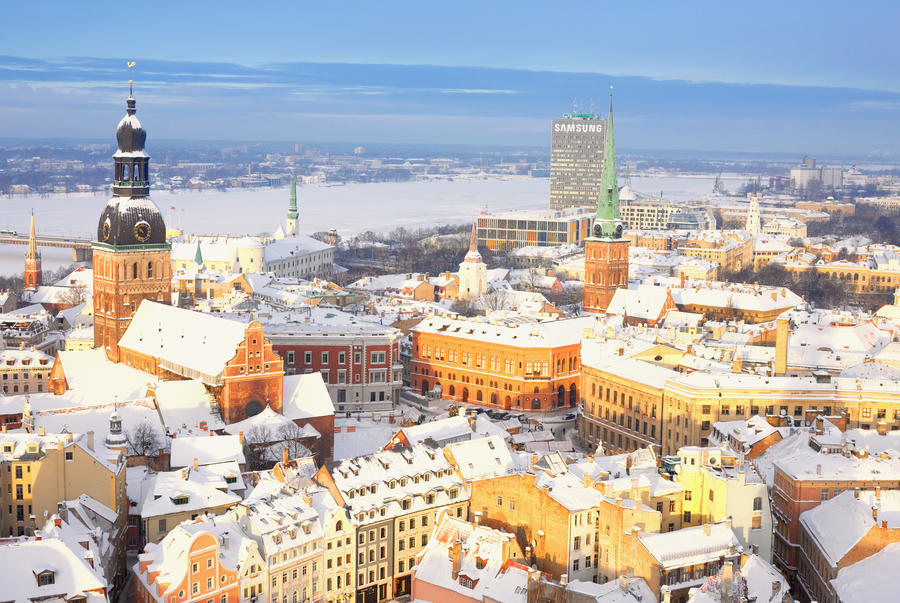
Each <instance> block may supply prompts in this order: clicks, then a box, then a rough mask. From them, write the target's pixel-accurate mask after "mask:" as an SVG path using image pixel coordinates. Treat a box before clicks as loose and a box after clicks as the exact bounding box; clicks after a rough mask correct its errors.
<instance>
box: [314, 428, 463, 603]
mask: <svg viewBox="0 0 900 603" xmlns="http://www.w3.org/2000/svg"><path fill="white" fill-rule="evenodd" d="M316 480H317V481H318V482H319V483H320V484H322V485H323V486H325V487H326V488H328V490H329V492H331V494H332V496H334V498H335V500H336V501H338V504H340V505H346V506H347V508H348V510H349V512H350V514H351V516H352V517H353V520H354V522H355V524H356V526H357V540H356V555H357V559H356V574H357V575H356V597H357V599H356V600H357V601H359V602H362V603H381V602H382V601H387V600H390V599H392V598H395V597H400V596H404V595H408V594H409V593H410V590H411V580H412V568H413V566H415V557H416V555H417V554H418V553H419V552H420V551H422V550H423V549H424V548H425V546H426V545H427V544H428V538H429V537H430V535H431V532H432V530H433V529H434V525H435V521H436V520H437V516H438V513H440V512H441V511H442V510H447V512H448V513H450V515H451V516H453V517H465V516H466V514H467V512H468V505H469V498H468V493H467V492H466V491H465V489H464V488H463V484H462V480H461V479H460V478H459V477H458V476H457V474H456V472H455V471H454V469H453V467H452V466H451V465H450V463H449V462H448V461H447V459H446V458H445V457H444V454H443V453H442V452H441V450H439V449H436V448H432V447H430V446H428V445H426V444H413V445H412V446H411V447H408V446H403V445H395V446H391V445H389V448H388V449H385V450H382V451H379V452H376V453H373V454H370V455H366V456H360V457H355V458H350V459H345V460H343V461H339V462H338V463H336V464H335V465H334V466H333V467H331V468H330V469H329V468H326V467H322V468H321V469H320V470H319V471H318V473H317V474H316Z"/></svg>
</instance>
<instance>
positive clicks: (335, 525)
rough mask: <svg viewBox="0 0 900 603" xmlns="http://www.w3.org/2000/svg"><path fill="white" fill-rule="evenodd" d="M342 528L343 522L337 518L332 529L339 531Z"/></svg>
mask: <svg viewBox="0 0 900 603" xmlns="http://www.w3.org/2000/svg"><path fill="white" fill-rule="evenodd" d="M343 529H344V522H343V521H341V520H340V519H338V521H337V523H336V524H334V531H335V532H341V531H343Z"/></svg>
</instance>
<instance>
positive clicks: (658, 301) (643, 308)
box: [606, 286, 669, 320]
mask: <svg viewBox="0 0 900 603" xmlns="http://www.w3.org/2000/svg"><path fill="white" fill-rule="evenodd" d="M668 299H669V292H668V291H667V290H665V289H663V288H662V287H653V286H649V287H648V286H640V287H638V288H637V289H621V288H620V289H616V292H615V294H614V295H613V298H612V301H610V302H609V306H608V307H607V308H606V313H607V314H618V315H622V316H625V315H627V316H630V317H632V318H643V319H648V320H656V319H658V318H659V317H660V316H662V313H663V308H664V307H665V305H666V301H667V300H668Z"/></svg>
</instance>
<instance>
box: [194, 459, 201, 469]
mask: <svg viewBox="0 0 900 603" xmlns="http://www.w3.org/2000/svg"><path fill="white" fill-rule="evenodd" d="M199 468H200V460H199V459H198V458H197V457H194V471H196V470H198V469H199Z"/></svg>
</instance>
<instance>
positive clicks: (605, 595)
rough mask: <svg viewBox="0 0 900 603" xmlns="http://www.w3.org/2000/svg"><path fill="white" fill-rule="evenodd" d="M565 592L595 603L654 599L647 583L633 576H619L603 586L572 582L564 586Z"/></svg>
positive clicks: (635, 602)
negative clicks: (584, 596) (585, 597)
mask: <svg viewBox="0 0 900 603" xmlns="http://www.w3.org/2000/svg"><path fill="white" fill-rule="evenodd" d="M566 590H567V591H568V592H571V593H578V594H580V595H586V596H588V597H593V598H592V599H591V601H594V602H595V603H644V602H652V601H654V600H655V599H656V596H655V595H654V594H653V591H652V590H650V586H649V585H648V584H647V582H646V581H645V580H644V579H643V578H638V577H634V576H631V577H626V576H620V577H619V578H617V579H616V580H611V581H609V582H607V583H605V584H598V583H596V582H585V581H584V580H572V581H571V582H569V583H568V584H567V585H566Z"/></svg>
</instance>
